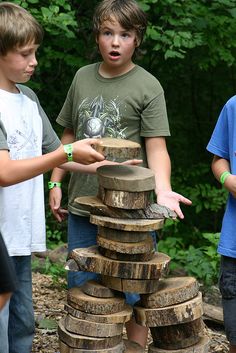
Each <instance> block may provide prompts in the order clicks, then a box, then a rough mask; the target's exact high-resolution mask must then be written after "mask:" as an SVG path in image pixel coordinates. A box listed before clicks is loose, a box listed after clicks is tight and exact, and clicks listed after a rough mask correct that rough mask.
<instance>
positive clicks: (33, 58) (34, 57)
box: [30, 55, 38, 66]
mask: <svg viewBox="0 0 236 353" xmlns="http://www.w3.org/2000/svg"><path fill="white" fill-rule="evenodd" d="M37 65H38V61H37V59H36V56H35V55H34V56H32V58H31V60H30V66H37Z"/></svg>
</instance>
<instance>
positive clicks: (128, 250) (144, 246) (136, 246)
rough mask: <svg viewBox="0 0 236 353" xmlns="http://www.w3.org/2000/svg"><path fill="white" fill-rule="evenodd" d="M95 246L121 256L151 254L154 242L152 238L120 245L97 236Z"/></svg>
mask: <svg viewBox="0 0 236 353" xmlns="http://www.w3.org/2000/svg"><path fill="white" fill-rule="evenodd" d="M97 244H98V245H99V246H101V247H103V248H105V249H109V250H113V251H117V252H119V253H123V254H145V253H149V252H153V250H154V241H153V239H152V237H151V238H148V239H146V240H143V241H139V242H136V243H121V242H118V241H115V240H110V239H106V238H103V237H102V236H100V235H97Z"/></svg>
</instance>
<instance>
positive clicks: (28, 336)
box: [8, 256, 35, 353]
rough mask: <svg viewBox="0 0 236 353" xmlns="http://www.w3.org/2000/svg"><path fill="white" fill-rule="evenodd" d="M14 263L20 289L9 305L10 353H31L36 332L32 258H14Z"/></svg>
mask: <svg viewBox="0 0 236 353" xmlns="http://www.w3.org/2000/svg"><path fill="white" fill-rule="evenodd" d="M13 262H14V264H15V268H16V274H17V279H18V287H17V290H16V291H15V292H14V294H13V295H12V297H11V299H10V305H9V326H8V338H9V353H30V352H31V348H32V342H33V338H34V331H35V322H34V309H33V300H32V272H31V256H14V257H13Z"/></svg>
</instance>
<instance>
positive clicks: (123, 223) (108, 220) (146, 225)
mask: <svg viewBox="0 0 236 353" xmlns="http://www.w3.org/2000/svg"><path fill="white" fill-rule="evenodd" d="M90 222H91V223H92V224H96V225H97V226H102V227H107V228H112V229H118V230H124V231H128V232H151V231H153V230H158V229H161V228H162V227H163V225H164V220H163V219H121V218H112V217H103V216H96V215H91V216H90Z"/></svg>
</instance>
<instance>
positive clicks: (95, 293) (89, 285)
mask: <svg viewBox="0 0 236 353" xmlns="http://www.w3.org/2000/svg"><path fill="white" fill-rule="evenodd" d="M80 288H81V290H82V291H83V292H84V293H85V294H87V295H91V296H92V297H97V298H114V297H115V293H114V291H112V290H111V289H110V288H108V287H106V286H104V285H103V284H101V283H99V282H98V281H95V280H89V281H87V282H85V283H84V284H83V286H81V287H80Z"/></svg>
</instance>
